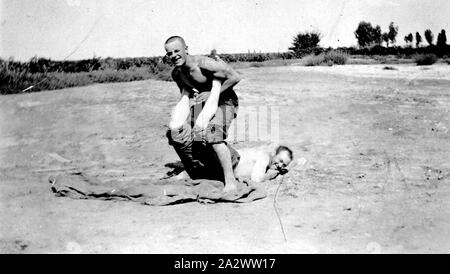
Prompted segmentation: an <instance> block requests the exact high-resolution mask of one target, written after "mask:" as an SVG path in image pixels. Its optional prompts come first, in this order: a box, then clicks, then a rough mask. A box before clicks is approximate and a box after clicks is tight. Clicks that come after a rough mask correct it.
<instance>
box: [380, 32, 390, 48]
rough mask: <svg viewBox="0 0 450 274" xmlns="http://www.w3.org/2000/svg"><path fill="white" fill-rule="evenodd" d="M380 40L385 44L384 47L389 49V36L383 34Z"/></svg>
mask: <svg viewBox="0 0 450 274" xmlns="http://www.w3.org/2000/svg"><path fill="white" fill-rule="evenodd" d="M381 38H382V39H383V41H384V42H386V47H387V48H388V47H389V35H388V34H387V32H384V33H383V34H382V35H381Z"/></svg>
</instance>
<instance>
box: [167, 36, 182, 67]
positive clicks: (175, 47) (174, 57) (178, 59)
mask: <svg viewBox="0 0 450 274" xmlns="http://www.w3.org/2000/svg"><path fill="white" fill-rule="evenodd" d="M164 47H165V49H166V56H167V57H168V58H169V60H170V62H172V64H174V65H175V66H177V67H179V66H182V65H184V64H185V63H186V56H187V53H186V46H185V45H183V43H182V42H181V41H180V40H179V39H175V40H172V41H170V42H169V43H167V44H166V45H165V46H164Z"/></svg>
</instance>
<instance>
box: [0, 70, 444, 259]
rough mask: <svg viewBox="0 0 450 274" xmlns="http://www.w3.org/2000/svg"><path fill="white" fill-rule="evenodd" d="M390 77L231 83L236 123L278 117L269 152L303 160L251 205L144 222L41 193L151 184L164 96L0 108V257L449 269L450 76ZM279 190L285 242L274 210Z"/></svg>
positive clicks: (145, 90) (249, 77)
mask: <svg viewBox="0 0 450 274" xmlns="http://www.w3.org/2000/svg"><path fill="white" fill-rule="evenodd" d="M389 66H390V67H392V68H393V69H389V70H387V69H384V67H386V65H385V64H376V65H346V66H331V67H330V66H317V67H305V66H281V67H269V66H268V67H249V68H245V69H239V72H240V73H241V74H242V76H243V78H244V80H243V81H242V82H241V83H239V85H238V86H237V87H236V91H237V94H238V96H239V97H240V104H241V106H240V115H242V114H243V113H245V110H249V111H251V110H254V109H255V108H257V107H262V106H263V107H266V106H278V107H279V109H280V130H281V133H282V134H281V136H280V140H279V141H280V143H282V144H285V145H288V146H289V147H291V148H292V149H293V150H294V155H295V157H297V158H299V157H304V158H306V159H307V160H308V162H307V164H306V165H305V166H303V167H294V168H293V169H291V171H290V172H289V173H288V174H287V175H286V177H285V178H284V179H281V178H279V179H277V180H276V181H273V182H270V183H265V184H263V186H264V187H266V189H267V190H268V193H269V196H268V197H267V198H265V199H263V200H260V201H256V202H253V203H250V204H230V203H224V204H213V205H203V204H198V203H189V204H181V205H175V206H167V207H151V206H143V205H139V204H136V203H132V202H111V201H96V200H72V199H70V198H58V197H55V196H54V195H53V193H52V192H51V191H50V186H49V183H48V181H47V179H48V177H49V175H51V174H54V173H55V172H53V171H51V170H52V169H61V168H62V169H64V168H71V167H75V168H82V169H85V170H86V171H87V172H90V173H92V174H97V176H102V178H108V179H111V180H129V179H133V178H144V179H145V178H148V179H154V178H159V177H160V176H163V175H165V173H166V172H167V171H168V169H167V168H166V167H164V165H165V164H166V163H169V162H173V161H176V160H177V155H176V154H175V152H174V151H173V150H172V149H171V147H170V146H169V145H168V144H167V140H166V139H165V137H164V135H165V124H166V123H167V119H168V117H169V114H170V109H171V107H173V106H174V105H175V104H176V100H177V98H178V94H179V91H178V90H177V87H176V85H175V84H174V83H171V82H165V81H156V80H147V81H135V82H130V83H112V84H111V83H109V84H95V85H90V86H87V87H76V88H69V89H63V90H58V91H46V92H39V93H29V94H16V95H10V96H3V97H1V100H0V118H1V119H0V182H1V183H0V218H1V220H2V222H1V224H0V252H1V253H48V252H50V253H52V252H63V253H122V252H127V253H128V252H129V253H138V252H139V253H141V252H143V253H159V252H164V253H176V252H179V253H210V252H214V253H230V252H231V253H301V252H309V253H323V252H327V253H342V252H356V253H391V252H392V253H422V252H423V253H441V252H442V253H447V252H448V251H449V250H450V243H449V241H448V239H449V238H450V234H449V233H450V232H449V229H448V227H449V226H450V204H449V203H450V199H449V198H450V197H449V193H450V184H449V182H450V181H449V180H450V166H449V163H450V158H449V155H450V151H449V150H450V146H449V141H450V136H449V132H448V130H449V128H450V120H449V117H450V116H449V111H450V94H449V92H448V86H449V84H450V78H449V75H450V66H448V65H447V64H435V65H433V66H429V67H418V66H416V65H415V64H394V65H389ZM229 141H230V142H231V143H232V144H233V146H235V147H236V148H244V147H254V146H259V145H262V144H263V143H262V142H259V141H248V140H245V139H240V138H237V137H236V138H231V139H230V140H229ZM55 155H57V156H55ZM281 180H283V181H281ZM281 182H282V185H281V187H280V190H279V193H278V198H277V201H278V202H277V206H278V208H279V212H280V217H281V221H282V224H283V227H284V230H285V232H286V239H287V240H286V241H285V240H284V237H283V234H282V231H281V227H280V223H279V221H278V219H277V216H276V213H275V211H274V207H273V202H274V195H275V191H276V189H277V188H278V185H279V184H280V183H281Z"/></svg>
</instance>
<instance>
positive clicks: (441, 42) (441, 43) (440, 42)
mask: <svg viewBox="0 0 450 274" xmlns="http://www.w3.org/2000/svg"><path fill="white" fill-rule="evenodd" d="M446 45H447V35H446V34H445V30H441V32H440V33H439V34H438V37H437V42H436V46H438V47H441V48H442V47H445V46H446Z"/></svg>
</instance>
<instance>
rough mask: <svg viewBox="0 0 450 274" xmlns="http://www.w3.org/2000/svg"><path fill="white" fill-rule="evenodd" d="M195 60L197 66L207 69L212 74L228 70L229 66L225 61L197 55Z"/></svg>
mask: <svg viewBox="0 0 450 274" xmlns="http://www.w3.org/2000/svg"><path fill="white" fill-rule="evenodd" d="M195 60H196V63H197V65H198V66H199V67H200V68H202V69H206V70H209V71H212V72H216V71H221V70H224V69H227V68H228V67H229V65H228V64H227V63H225V62H224V61H223V60H219V59H218V60H216V59H214V58H211V57H208V56H204V55H197V56H195Z"/></svg>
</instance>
